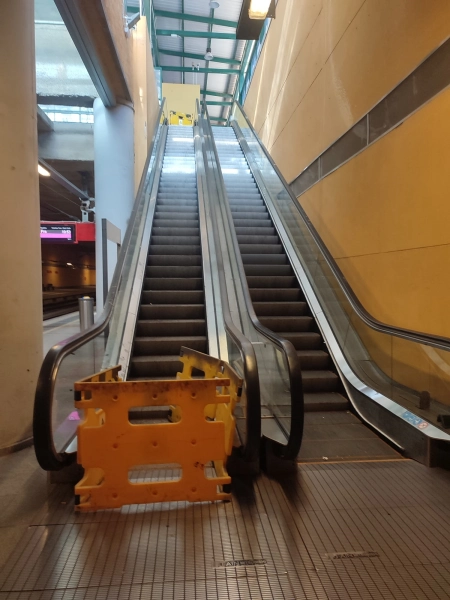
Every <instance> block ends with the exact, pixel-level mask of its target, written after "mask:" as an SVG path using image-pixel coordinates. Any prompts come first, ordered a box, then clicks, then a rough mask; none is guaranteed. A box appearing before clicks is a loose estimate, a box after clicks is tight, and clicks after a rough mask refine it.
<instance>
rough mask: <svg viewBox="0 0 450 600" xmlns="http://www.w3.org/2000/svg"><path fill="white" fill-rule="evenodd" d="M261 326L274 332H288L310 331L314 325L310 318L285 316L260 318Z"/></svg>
mask: <svg viewBox="0 0 450 600" xmlns="http://www.w3.org/2000/svg"><path fill="white" fill-rule="evenodd" d="M259 320H260V322H261V324H262V325H264V326H265V327H267V329H271V330H272V331H275V332H281V331H289V332H298V331H310V330H311V327H312V326H313V324H314V319H313V318H312V317H311V316H300V317H297V316H295V317H289V316H286V315H283V316H276V317H260V318H259Z"/></svg>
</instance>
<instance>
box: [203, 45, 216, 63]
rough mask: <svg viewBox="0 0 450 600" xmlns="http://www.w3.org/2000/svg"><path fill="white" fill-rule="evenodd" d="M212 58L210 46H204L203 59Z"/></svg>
mask: <svg viewBox="0 0 450 600" xmlns="http://www.w3.org/2000/svg"><path fill="white" fill-rule="evenodd" d="M213 58H214V54H213V53H212V52H211V46H208V47H207V48H206V54H205V60H212V59H213Z"/></svg>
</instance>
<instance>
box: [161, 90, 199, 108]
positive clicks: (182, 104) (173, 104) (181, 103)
mask: <svg viewBox="0 0 450 600" xmlns="http://www.w3.org/2000/svg"><path fill="white" fill-rule="evenodd" d="M162 95H163V97H164V98H165V99H166V108H167V113H168V114H169V113H170V111H174V112H177V113H179V112H181V113H188V114H191V115H195V114H197V110H196V103H195V101H196V100H200V86H199V85H194V84H187V83H184V84H181V83H163V84H162Z"/></svg>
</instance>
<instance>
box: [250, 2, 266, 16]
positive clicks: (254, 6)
mask: <svg viewBox="0 0 450 600" xmlns="http://www.w3.org/2000/svg"><path fill="white" fill-rule="evenodd" d="M270 3H271V0H251V1H250V7H249V9H248V16H249V17H250V19H265V18H266V17H267V13H268V12H269V8H270Z"/></svg>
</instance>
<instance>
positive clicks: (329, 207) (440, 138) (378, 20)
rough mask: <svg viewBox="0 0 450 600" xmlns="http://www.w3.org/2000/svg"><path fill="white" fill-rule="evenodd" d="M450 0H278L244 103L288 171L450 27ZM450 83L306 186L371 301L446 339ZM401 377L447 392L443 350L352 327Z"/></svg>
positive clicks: (289, 175)
mask: <svg viewBox="0 0 450 600" xmlns="http://www.w3.org/2000/svg"><path fill="white" fill-rule="evenodd" d="M449 22H450V3H449V2H447V1H446V0H395V1H394V2H392V0H339V2H336V1H335V0H279V2H278V7H277V18H276V20H275V21H273V23H272V24H271V27H270V30H269V34H268V38H267V40H266V43H265V46H264V49H263V52H262V54H261V57H260V60H259V63H258V66H257V69H256V71H255V75H254V78H253V81H252V85H251V87H250V91H249V94H248V97H247V100H246V102H245V109H246V111H247V113H248V114H249V116H250V118H251V120H252V121H253V123H254V126H255V128H256V130H257V132H258V133H259V135H260V137H261V138H262V140H263V142H264V143H265V144H266V146H267V148H268V149H269V151H270V152H271V154H272V156H273V158H274V159H275V161H276V163H277V164H278V166H279V167H280V169H281V170H282V172H283V174H284V176H285V177H286V179H287V180H288V181H291V180H292V179H294V178H295V177H296V176H297V175H298V174H299V173H300V172H301V171H302V170H303V169H304V168H305V167H307V166H308V165H309V164H310V163H311V162H312V161H313V160H314V159H315V158H316V157H317V156H318V155H320V154H321V153H322V152H323V151H324V150H325V149H326V148H327V147H329V146H330V145H331V144H332V143H333V142H334V141H335V140H336V139H338V138H339V137H340V136H341V135H342V134H344V133H345V132H346V131H347V130H348V129H349V128H350V127H351V126H352V125H354V124H355V123H356V122H357V121H358V120H359V119H360V118H361V117H362V116H363V115H364V114H366V113H367V112H368V111H369V110H370V109H371V108H372V107H373V106H374V105H376V104H377V103H378V102H379V101H380V100H381V99H382V98H383V97H384V96H385V95H386V94H387V93H388V92H389V91H390V90H392V89H393V88H395V87H396V85H397V84H398V83H399V82H400V81H401V80H402V79H403V78H405V77H406V76H407V75H408V74H409V73H410V72H411V71H413V70H414V68H415V67H416V66H418V64H420V63H421V62H422V61H423V60H424V59H425V58H426V56H427V55H428V54H429V53H431V52H432V51H433V50H435V49H436V48H437V47H438V46H439V45H440V44H441V43H442V42H443V41H444V40H445V39H446V38H447V37H448V35H449V33H450V29H449V26H448V23H449ZM449 109H450V90H447V91H444V92H442V93H441V94H440V95H439V96H437V97H435V98H434V99H433V100H432V101H431V102H429V103H428V104H427V105H425V106H423V107H422V108H421V109H420V110H419V111H418V112H417V113H415V114H414V115H412V116H411V117H409V118H408V119H406V120H405V121H404V122H403V124H402V125H401V126H399V127H397V128H396V129H394V130H393V131H392V132H390V133H388V134H387V135H386V136H384V137H383V138H381V139H379V140H378V141H377V142H375V143H374V144H373V145H371V146H370V147H368V148H367V149H366V150H364V151H363V152H362V153H360V154H359V155H358V156H356V157H354V158H353V159H351V160H350V161H349V162H348V163H346V164H344V165H342V166H341V167H340V168H338V169H337V170H336V171H335V172H334V173H332V174H330V175H329V176H327V177H325V178H324V179H323V180H322V181H320V182H319V183H317V184H316V185H314V186H313V187H312V188H310V189H309V190H307V191H306V192H305V193H304V194H302V195H301V196H300V197H299V201H300V202H301V204H302V206H303V207H304V208H305V210H306V212H307V213H308V215H309V217H310V218H311V221H312V223H313V224H314V226H315V227H316V228H317V230H318V232H319V234H320V235H321V237H322V239H323V240H324V242H325V244H326V245H327V247H328V249H329V250H330V251H331V253H332V255H333V256H334V257H335V258H336V260H337V263H338V264H339V266H340V268H341V269H342V271H343V273H344V275H345V276H346V278H347V280H348V282H349V284H350V286H351V287H352V289H353V290H354V292H355V294H356V295H357V297H358V298H359V300H360V301H361V302H362V304H363V305H364V307H365V308H366V309H367V310H368V311H369V313H370V314H372V315H373V316H374V317H376V318H377V319H379V320H381V321H384V322H386V323H389V324H391V325H396V326H399V327H405V328H408V329H413V330H418V331H422V332H427V333H431V334H437V335H441V336H446V337H450V319H449V318H448V303H449V302H448V298H449V296H450V279H449V277H448V273H449V272H450V227H449V225H448V224H449V223H450V202H449V201H448V195H449V190H450V170H449V168H448V164H449V162H450V142H449V140H450V110H449ZM358 330H359V332H360V335H361V337H362V338H363V340H364V341H365V343H366V344H367V346H368V348H369V349H370V351H371V354H372V357H373V358H374V359H375V360H376V361H377V362H378V364H379V365H380V366H381V367H382V368H383V370H385V372H386V373H387V374H388V375H390V376H392V377H393V378H394V379H395V380H397V381H401V382H402V383H405V384H406V385H409V386H411V387H413V388H415V389H417V390H419V391H420V390H429V391H430V392H431V394H432V396H433V397H435V398H437V399H439V400H441V401H442V402H445V403H447V404H450V399H449V398H450V395H449V392H450V365H449V362H450V361H449V357H448V356H446V355H445V353H440V352H438V351H435V350H434V349H431V348H427V347H418V346H416V347H415V348H414V349H413V348H412V346H407V345H405V342H403V341H402V340H398V339H394V340H390V341H389V340H386V338H383V337H382V336H380V335H379V334H376V333H375V332H372V333H370V332H369V331H367V330H364V329H361V328H360V327H358Z"/></svg>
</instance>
